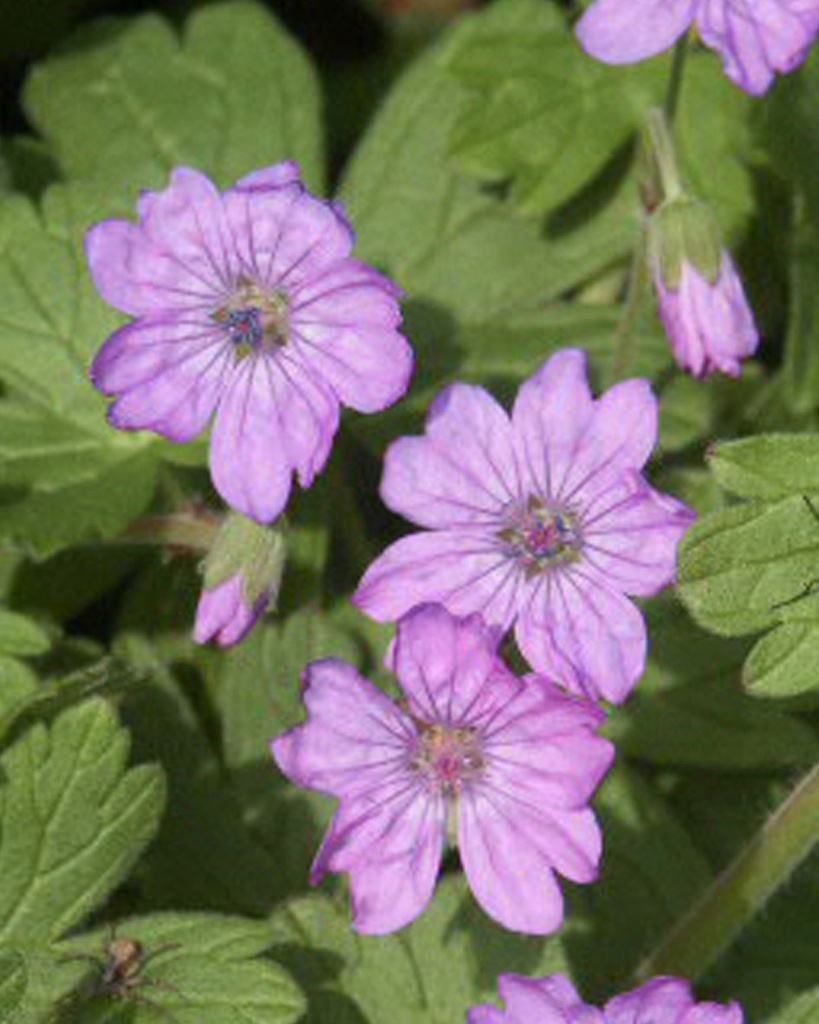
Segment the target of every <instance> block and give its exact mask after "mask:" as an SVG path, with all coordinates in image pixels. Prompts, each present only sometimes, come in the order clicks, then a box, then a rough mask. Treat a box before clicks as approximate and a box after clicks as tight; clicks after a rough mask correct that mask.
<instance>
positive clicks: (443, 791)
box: [271, 605, 614, 934]
mask: <svg viewBox="0 0 819 1024" xmlns="http://www.w3.org/2000/svg"><path fill="white" fill-rule="evenodd" d="M497 639H498V637H497V633H496V631H494V630H490V629H488V628H487V627H486V625H485V624H484V622H483V621H482V619H481V618H480V616H477V615H474V616H470V617H468V618H464V619H458V618H455V617H453V616H451V615H450V614H449V613H448V612H447V611H446V610H445V609H443V608H441V607H440V606H439V605H425V606H422V607H420V608H417V609H415V610H414V611H413V612H411V613H410V614H409V615H408V616H406V617H405V618H404V619H402V621H401V622H400V623H399V624H398V631H397V638H396V641H395V643H394V645H393V648H392V652H391V656H390V661H391V664H392V667H393V668H394V671H395V674H396V676H397V678H398V681H399V683H400V685H401V688H402V689H403V691H404V695H405V702H404V701H401V702H397V701H395V700H392V699H391V698H390V697H388V696H387V695H386V694H385V693H383V692H382V691H381V690H379V689H378V688H377V687H376V686H374V685H373V684H372V683H371V682H369V680H367V679H365V678H363V677H362V676H361V675H359V673H358V672H357V671H356V669H355V668H354V667H353V666H352V665H349V664H347V663H346V662H344V661H340V660H338V659H335V658H328V659H326V660H323V661H317V662H313V663H312V664H311V665H310V666H309V667H308V669H307V671H306V673H305V684H306V689H305V693H304V702H305V705H306V707H307V714H308V717H307V720H306V722H305V723H304V724H303V725H298V726H296V727H295V728H293V729H291V730H290V731H289V732H286V733H284V735H282V736H279V737H278V738H277V739H274V740H273V741H272V742H271V750H272V752H273V756H274V758H275V760H276V762H277V763H278V765H279V767H280V768H281V770H282V771H283V772H284V773H285V775H287V776H288V778H290V779H291V780H292V781H294V782H296V783H297V784H299V785H302V786H308V787H310V788H311V789H316V790H319V791H320V792H322V793H325V794H327V795H328V796H334V797H336V798H337V799H338V802H339V804H338V809H337V810H336V813H335V815H334V817H333V821H332V823H331V826H330V829H329V832H328V833H327V835H326V837H325V839H324V842H323V844H322V846H321V849H320V850H319V852H318V854H317V856H316V859H315V862H314V864H313V868H312V872H311V875H310V881H311V882H312V883H314V884H315V883H317V882H318V881H320V880H321V878H322V877H323V876H324V874H325V873H326V872H327V871H333V872H345V871H346V872H349V874H350V886H351V891H352V902H353V913H354V922H353V923H354V926H355V928H356V929H357V930H358V931H360V932H365V933H369V934H384V933H387V932H391V931H395V930H396V929H398V928H402V927H403V926H404V925H406V924H408V923H409V922H410V921H412V920H413V919H414V918H416V917H417V916H418V915H419V914H420V913H421V912H422V910H423V909H424V907H425V906H426V905H427V903H428V902H429V900H430V899H431V897H432V893H433V890H434V888H435V883H436V879H437V876H438V870H439V866H440V862H441V857H442V854H443V850H444V845H445V842H446V840H447V838H449V839H450V840H451V841H452V842H454V843H455V845H457V847H458V851H459V853H460V858H461V863H462V865H463V868H464V871H465V873H466V877H467V880H468V882H469V884H470V886H471V888H472V890H473V892H474V894H475V896H476V898H477V900H478V902H479V903H480V904H481V906H482V907H483V908H484V910H485V911H486V912H487V913H488V914H490V915H491V916H492V917H493V918H495V919H496V920H497V921H499V922H500V923H501V924H503V925H505V926H506V927H507V928H510V929H514V930H516V931H522V932H531V933H535V934H546V933H549V932H553V931H555V930H556V929H558V928H559V927H560V925H561V923H562V920H563V898H562V894H561V891H560V887H559V885H558V883H557V880H556V878H555V872H559V873H560V874H562V875H564V876H565V877H566V878H569V879H571V880H572V881H574V882H591V881H593V880H594V879H595V877H596V876H597V871H598V865H599V861H600V854H601V835H600V829H599V826H598V824H597V821H596V818H595V815H594V812H593V811H592V810H591V809H590V807H589V801H590V799H591V797H592V795H593V793H594V791H595V789H596V788H597V786H598V784H599V783H600V780H601V779H602V777H603V776H604V774H605V773H606V771H607V770H608V768H609V766H610V765H611V762H612V759H613V757H614V748H613V746H612V744H611V743H609V742H608V741H607V740H605V739H603V738H602V737H600V736H598V735H597V730H598V728H599V727H600V726H601V725H602V723H603V721H604V720H605V714H604V712H603V711H602V710H601V709H600V708H599V707H597V706H595V705H593V704H591V703H589V702H587V701H582V700H578V699H576V698H573V697H570V696H568V695H566V694H564V693H562V692H561V691H559V690H558V689H557V688H556V687H555V686H553V685H552V684H550V683H549V682H547V681H546V680H544V679H543V678H541V677H537V676H527V677H526V678H525V679H519V678H518V677H517V676H515V675H513V674H512V672H511V671H510V670H509V669H508V668H507V667H506V665H505V664H504V663H503V662H502V661H501V659H500V658H499V656H498V654H497V652H496V643H497Z"/></svg>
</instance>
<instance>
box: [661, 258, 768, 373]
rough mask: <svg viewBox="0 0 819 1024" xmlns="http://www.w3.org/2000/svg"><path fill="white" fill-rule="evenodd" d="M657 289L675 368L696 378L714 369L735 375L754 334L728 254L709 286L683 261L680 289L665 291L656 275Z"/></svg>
mask: <svg viewBox="0 0 819 1024" xmlns="http://www.w3.org/2000/svg"><path fill="white" fill-rule="evenodd" d="M656 286H657V296H658V300H659V312H660V317H661V318H662V320H663V323H664V324H665V328H666V331H667V332H668V336H669V338H670V340H671V345H672V348H673V349H674V356H675V358H676V360H677V362H678V363H679V364H680V366H681V367H682V368H683V369H684V370H688V371H689V372H690V373H692V374H693V375H694V376H695V377H701V376H703V375H705V374H708V373H712V372H713V371H714V370H720V371H722V373H727V374H730V375H731V376H733V377H737V376H739V374H740V372H741V369H742V360H743V359H745V358H747V357H748V356H750V355H753V353H754V352H755V351H756V349H757V347H758V345H759V334H758V333H757V329H756V324H755V323H754V317H753V313H752V312H751V309H750V307H749V305H748V300H747V299H746V297H745V292H744V290H743V287H742V282H741V280H740V278H739V275H738V274H737V272H736V268H735V267H734V264H733V261H732V260H731V258H730V256H728V254H727V253H726V254H725V255H724V257H723V263H722V270H721V271H720V276H719V278H718V279H717V281H716V282H715V283H714V284H710V283H709V282H708V281H706V279H705V278H704V277H702V275H701V274H700V273H699V271H697V270H696V269H695V268H694V267H692V266H691V265H690V264H689V263H685V264H684V265H683V269H682V277H681V279H680V284H679V288H676V289H670V288H668V287H667V286H666V285H665V283H664V282H663V280H662V278H661V277H659V276H658V277H657V278H656Z"/></svg>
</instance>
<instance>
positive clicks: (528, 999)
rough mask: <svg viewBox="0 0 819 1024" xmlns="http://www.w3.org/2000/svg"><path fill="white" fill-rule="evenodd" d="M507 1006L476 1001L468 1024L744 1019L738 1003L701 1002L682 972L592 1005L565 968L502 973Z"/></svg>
mask: <svg viewBox="0 0 819 1024" xmlns="http://www.w3.org/2000/svg"><path fill="white" fill-rule="evenodd" d="M498 988H499V989H500V994H501V997H502V998H503V999H504V1001H505V1002H506V1008H505V1009H504V1010H499V1009H498V1008H497V1007H495V1006H488V1005H484V1006H476V1007H475V1008H474V1009H472V1010H470V1011H469V1013H468V1015H467V1024H742V1022H743V1013H742V1008H741V1007H740V1005H739V1003H736V1002H730V1003H727V1004H721V1003H711V1002H700V1003H698V1002H697V1001H696V1000H695V998H694V996H693V994H692V992H691V986H690V985H689V984H688V982H687V981H685V980H683V979H682V978H672V977H660V978H652V980H651V981H647V982H646V983H645V984H644V985H641V986H640V987H639V988H636V989H634V990H633V991H632V992H626V993H624V994H623V995H620V996H615V997H614V998H613V999H610V1000H609V1001H608V1002H607V1003H606V1004H605V1006H604V1007H603V1008H602V1009H597V1007H594V1006H589V1005H588V1003H585V1002H584V1001H583V1000H582V999H581V998H580V996H579V995H578V994H577V990H576V989H575V987H574V985H572V983H571V982H570V981H569V979H568V978H567V977H565V976H564V975H562V974H553V975H552V976H551V977H548V978H523V977H521V976H520V975H517V974H502V975H501V976H500V979H499V982H498Z"/></svg>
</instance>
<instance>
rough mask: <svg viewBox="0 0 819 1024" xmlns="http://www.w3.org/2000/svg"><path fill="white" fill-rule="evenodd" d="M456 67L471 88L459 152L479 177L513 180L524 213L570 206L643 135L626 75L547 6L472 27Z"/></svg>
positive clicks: (504, 10)
mask: <svg viewBox="0 0 819 1024" xmlns="http://www.w3.org/2000/svg"><path fill="white" fill-rule="evenodd" d="M447 70H448V71H450V72H451V73H452V74H454V75H455V77H456V78H457V79H458V81H459V82H460V83H461V84H462V85H463V86H465V87H466V88H467V89H468V90H469V100H468V102H467V103H466V104H465V106H464V109H463V111H462V113H461V115H460V117H459V118H458V120H457V122H456V124H455V126H454V130H453V133H452V149H453V152H454V153H455V155H456V156H457V157H458V158H459V160H460V162H461V164H462V166H463V167H464V168H466V169H467V170H468V171H470V172H471V173H473V174H475V175H477V176H478V177H479V178H482V179H484V180H488V181H498V180H503V179H505V178H512V179H513V187H512V202H513V203H514V204H515V205H516V206H518V207H519V208H520V209H521V210H522V211H523V212H526V213H542V212H544V211H546V210H550V209H554V208H555V207H557V206H559V205H561V204H562V203H564V202H565V201H566V200H568V199H569V198H571V196H573V195H574V194H575V193H576V192H578V191H579V190H580V189H581V188H582V186H583V185H584V184H586V183H587V182H588V181H590V180H591V179H592V178H593V177H594V176H595V175H596V174H597V173H599V172H600V171H601V170H602V168H603V167H604V165H605V164H606V163H607V162H608V161H609V160H610V159H611V157H612V155H613V154H614V152H615V151H616V150H617V149H618V147H620V146H621V145H622V144H623V143H624V142H626V141H627V140H628V139H629V137H630V136H631V135H632V134H633V131H634V115H633V112H632V110H631V108H630V104H629V102H628V98H627V96H626V95H625V94H624V92H623V91H622V89H621V88H620V78H617V77H614V76H612V75H611V73H610V72H608V70H607V69H606V68H605V67H604V65H602V64H600V63H599V62H597V61H592V60H589V59H588V57H587V56H586V54H585V53H583V51H582V50H581V49H580V47H579V46H578V45H577V40H576V39H575V37H574V35H573V33H572V32H571V30H570V28H569V26H568V25H567V24H566V21H565V19H564V18H563V17H561V16H560V15H559V14H558V13H557V11H556V9H555V8H553V7H548V6H547V5H545V4H543V3H540V2H539V0H517V2H513V3H509V2H507V3H500V4H495V5H494V6H493V7H491V8H489V9H488V11H487V12H486V13H485V14H483V15H482V16H480V17H476V18H473V19H471V20H470V21H468V22H467V23H466V26H465V28H464V30H463V31H462V33H461V35H460V39H459V45H458V46H457V47H456V48H454V49H453V52H452V54H451V56H450V59H449V61H448V63H447Z"/></svg>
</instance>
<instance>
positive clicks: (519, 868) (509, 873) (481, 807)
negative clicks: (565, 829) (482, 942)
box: [458, 792, 563, 935]
mask: <svg viewBox="0 0 819 1024" xmlns="http://www.w3.org/2000/svg"><path fill="white" fill-rule="evenodd" d="M519 816H520V808H519V807H518V808H515V809H514V810H511V809H510V808H507V807H504V806H500V807H498V806H497V803H496V801H495V800H493V799H492V798H491V797H488V796H487V795H486V794H484V793H481V792H478V793H472V792H469V793H465V794H464V795H463V797H462V799H461V805H460V831H459V836H458V847H459V850H460V854H461V863H462V864H463V867H464V871H465V872H466V877H467V879H468V880H469V885H470V887H471V889H472V891H473V892H474V893H475V898H476V899H477V900H478V902H479V903H480V905H481V906H482V907H483V908H484V910H485V911H486V912H487V913H488V914H489V915H490V916H491V917H494V918H495V920H496V921H499V922H500V923H501V924H502V925H503V926H504V927H505V928H509V929H511V930H512V931H518V932H529V933H530V934H533V935H548V934H550V933H551V932H553V931H555V930H556V929H558V928H559V927H560V925H561V924H562V922H563V894H562V893H561V891H560V886H559V885H558V884H557V880H556V879H555V875H554V871H553V870H552V868H551V866H550V865H549V862H548V861H547V860H546V859H545V858H544V857H543V854H542V853H541V851H540V850H539V849H538V848H537V847H536V846H533V845H532V844H531V842H530V841H529V838H528V837H526V836H524V835H523V834H522V832H521V829H520V827H519V825H520V822H519V820H518V819H519ZM534 894H537V895H536V897H534ZM533 897H534V898H533Z"/></svg>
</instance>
